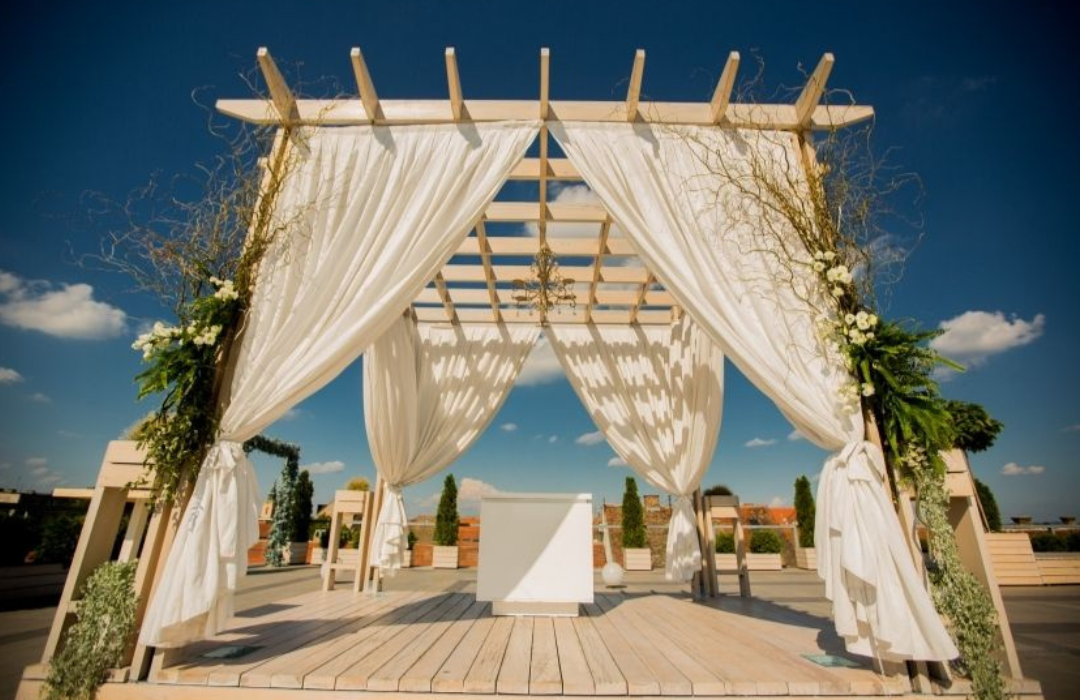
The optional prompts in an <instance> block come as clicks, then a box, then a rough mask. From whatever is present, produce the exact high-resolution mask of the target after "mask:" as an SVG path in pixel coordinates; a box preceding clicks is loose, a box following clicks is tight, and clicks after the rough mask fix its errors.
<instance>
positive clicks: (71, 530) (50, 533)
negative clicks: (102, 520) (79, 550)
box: [37, 515, 83, 566]
mask: <svg viewBox="0 0 1080 700" xmlns="http://www.w3.org/2000/svg"><path fill="white" fill-rule="evenodd" d="M82 526H83V519H82V518H76V517H73V516H70V515H60V516H57V517H54V518H50V519H49V520H47V521H46V522H45V525H44V526H43V527H42V529H41V545H40V546H39V547H38V552H37V554H38V556H37V561H39V562H42V563H45V564H63V565H64V566H67V565H68V564H70V563H71V557H72V556H74V554H75V547H76V546H77V545H78V544H79V533H81V532H82Z"/></svg>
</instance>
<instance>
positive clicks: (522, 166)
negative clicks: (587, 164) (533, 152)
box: [508, 157, 581, 180]
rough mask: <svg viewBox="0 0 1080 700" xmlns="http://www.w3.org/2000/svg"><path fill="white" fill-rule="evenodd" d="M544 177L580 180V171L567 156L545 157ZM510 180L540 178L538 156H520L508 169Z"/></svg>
mask: <svg viewBox="0 0 1080 700" xmlns="http://www.w3.org/2000/svg"><path fill="white" fill-rule="evenodd" d="M545 177H547V179H548V180H580V179H581V173H579V172H578V171H577V168H575V167H574V165H573V163H571V162H570V161H569V159H567V158H550V157H549V158H548V159H547V172H546V173H545ZM508 179H510V180H539V179H540V159H539V158H522V159H521V161H520V162H519V163H518V164H517V165H515V166H514V169H513V170H511V171H510V177H509V178H508Z"/></svg>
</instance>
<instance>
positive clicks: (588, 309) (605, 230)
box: [585, 219, 611, 323]
mask: <svg viewBox="0 0 1080 700" xmlns="http://www.w3.org/2000/svg"><path fill="white" fill-rule="evenodd" d="M610 233H611V219H607V220H605V221H604V223H603V224H601V226H600V245H599V246H597V249H596V259H595V260H594V261H593V274H592V281H591V282H589V300H588V302H587V304H586V306H585V322H586V323H588V322H589V321H591V320H592V312H593V307H594V306H595V305H596V285H597V284H599V283H600V268H602V267H603V266H604V251H605V250H607V247H608V234H610Z"/></svg>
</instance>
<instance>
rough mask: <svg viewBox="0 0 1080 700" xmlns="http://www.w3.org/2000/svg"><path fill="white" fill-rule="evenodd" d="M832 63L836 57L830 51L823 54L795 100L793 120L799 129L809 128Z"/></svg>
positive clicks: (823, 91)
mask: <svg viewBox="0 0 1080 700" xmlns="http://www.w3.org/2000/svg"><path fill="white" fill-rule="evenodd" d="M834 63H836V59H835V58H833V55H832V54H831V53H826V54H825V55H823V56H822V57H821V60H820V61H818V64H817V68H815V69H814V72H813V73H811V74H810V79H809V80H807V81H806V85H805V86H804V87H803V90H802V92H801V93H799V98H798V99H797V100H795V121H796V123H797V124H798V125H799V128H800V130H801V129H808V128H810V126H811V122H812V120H813V116H814V112H815V109H816V108H817V106H818V103H819V102H821V96H822V95H824V94H825V83H827V82H828V81H829V73H831V72H832V69H833V64H834Z"/></svg>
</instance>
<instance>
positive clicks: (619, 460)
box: [607, 456, 626, 467]
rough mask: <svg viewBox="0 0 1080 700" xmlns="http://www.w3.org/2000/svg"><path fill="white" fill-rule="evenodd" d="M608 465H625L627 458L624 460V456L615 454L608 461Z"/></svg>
mask: <svg viewBox="0 0 1080 700" xmlns="http://www.w3.org/2000/svg"><path fill="white" fill-rule="evenodd" d="M607 465H608V466H609V467H625V466H626V460H624V459H623V458H622V457H619V456H615V457H612V458H611V459H609V460H608V461H607Z"/></svg>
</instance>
